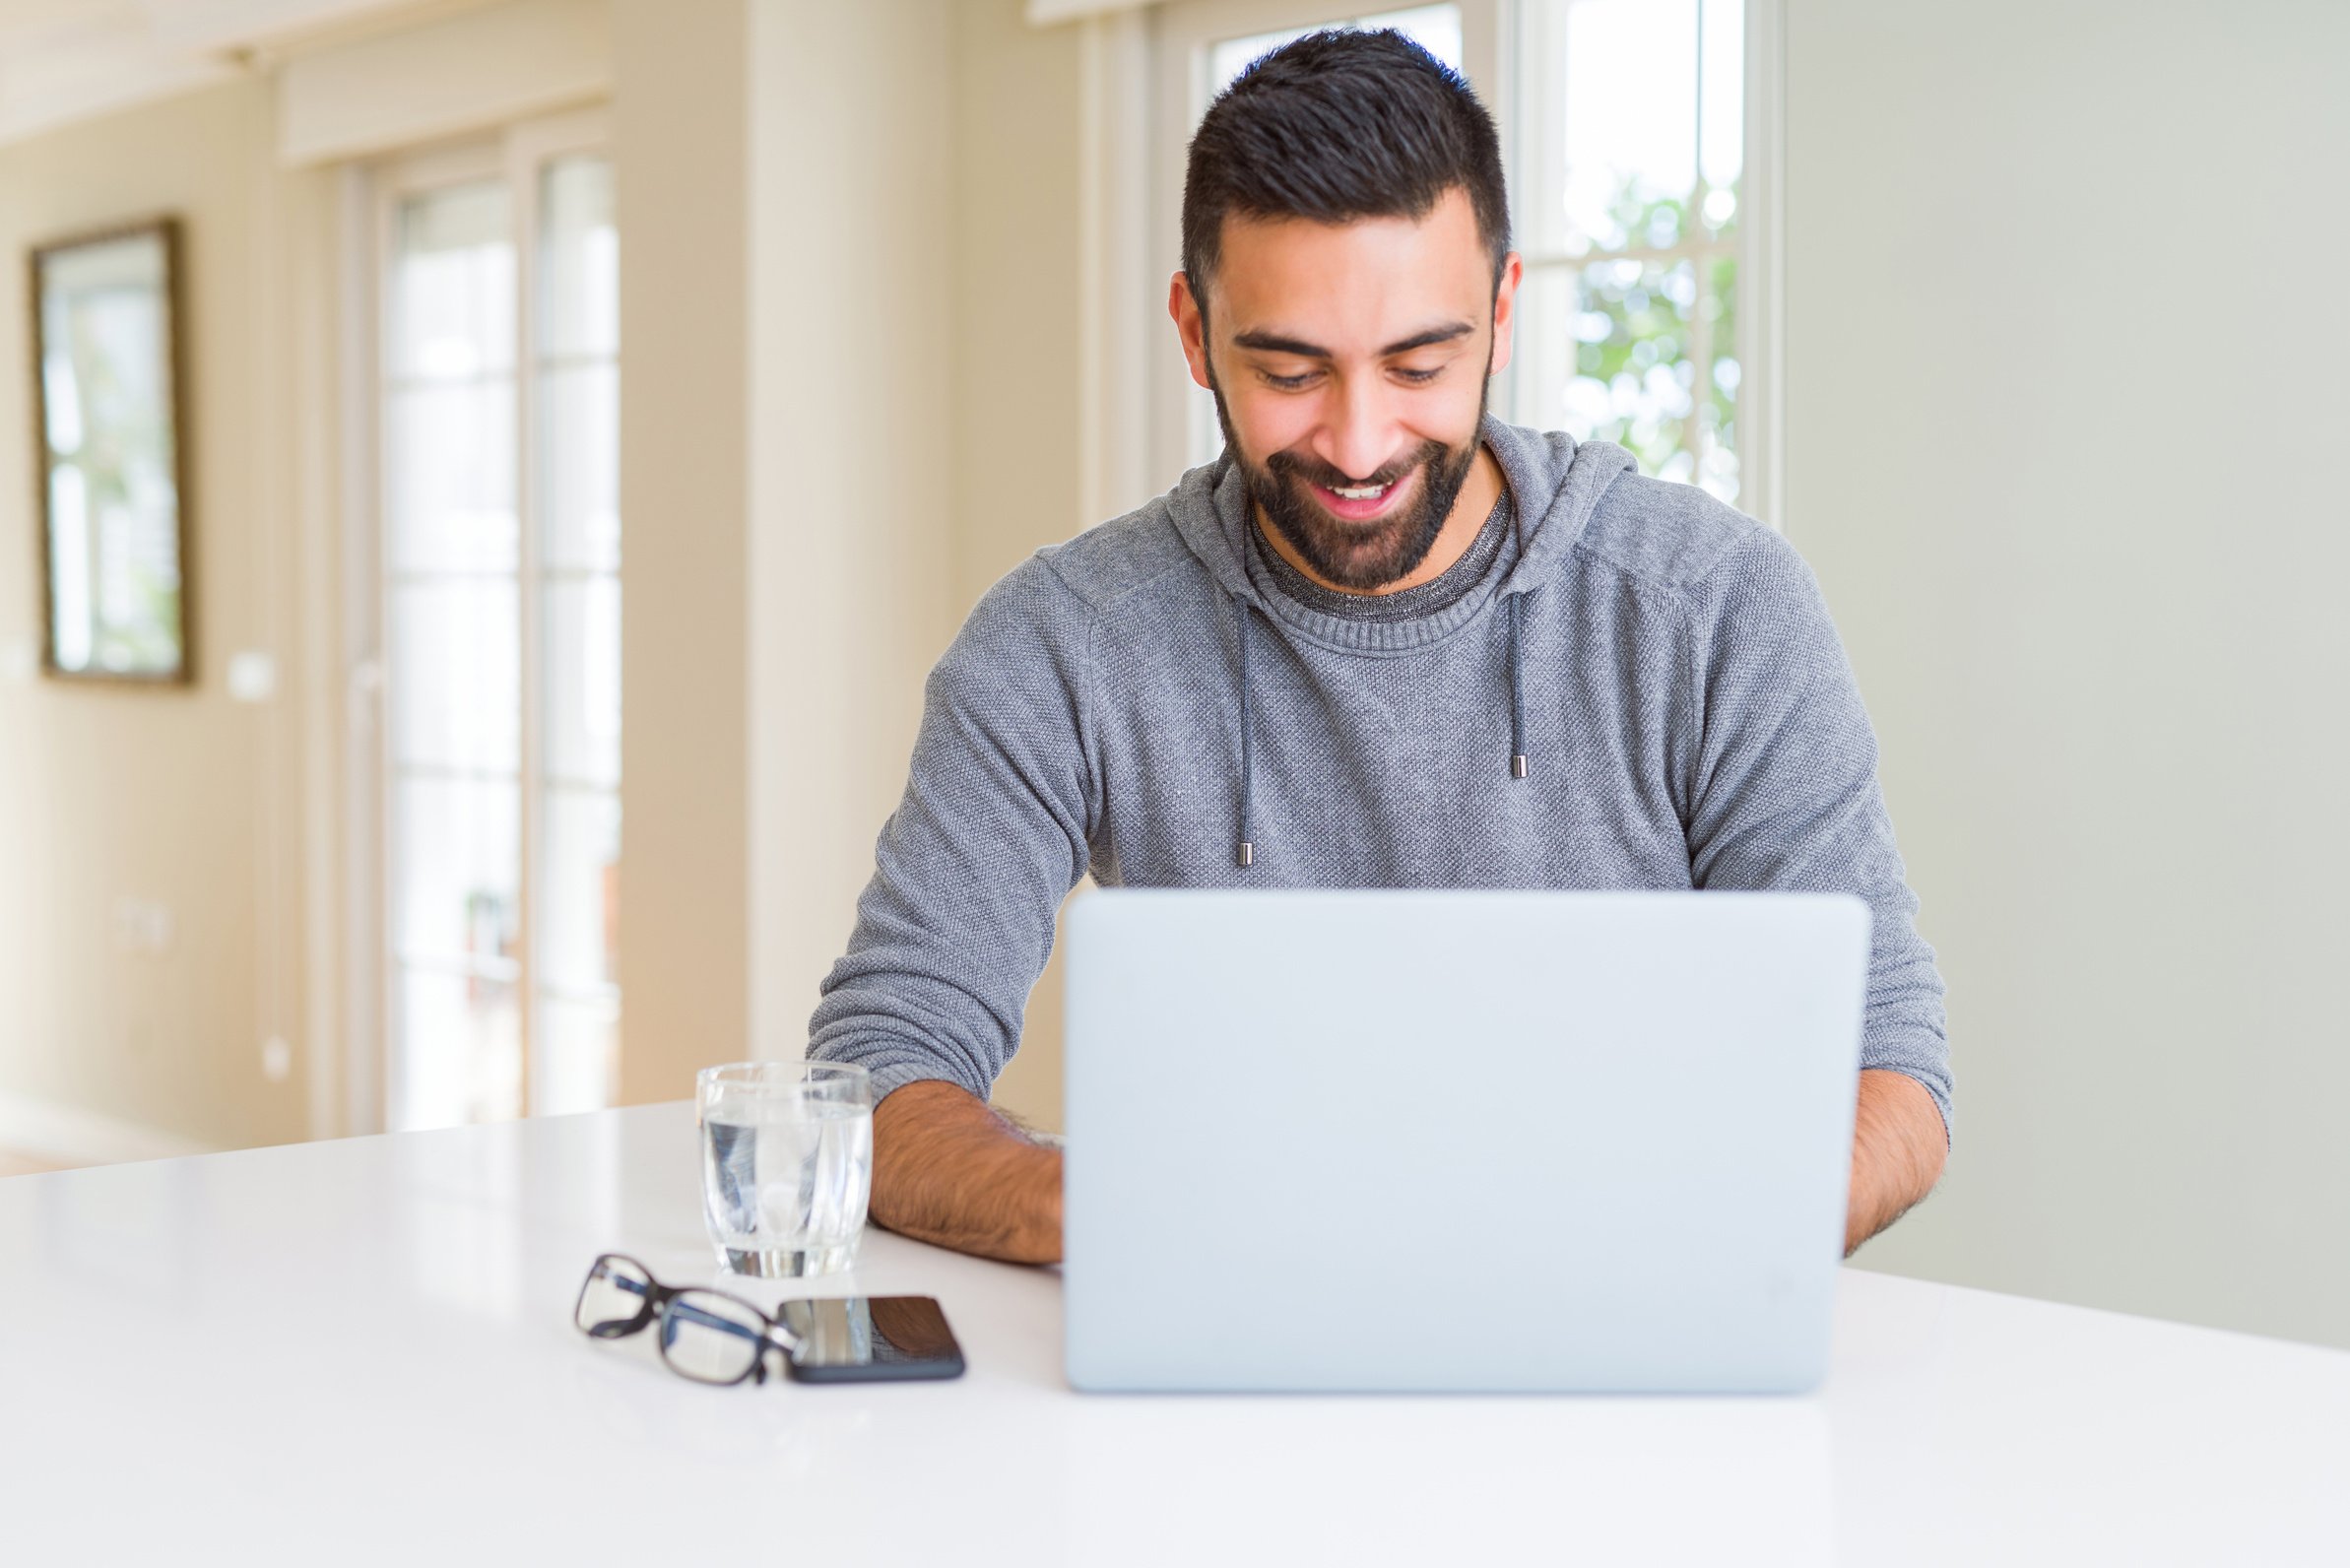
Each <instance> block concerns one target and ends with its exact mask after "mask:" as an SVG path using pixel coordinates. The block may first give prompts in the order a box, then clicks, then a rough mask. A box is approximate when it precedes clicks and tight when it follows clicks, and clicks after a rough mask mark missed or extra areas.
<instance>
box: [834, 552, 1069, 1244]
mask: <svg viewBox="0 0 2350 1568" xmlns="http://www.w3.org/2000/svg"><path fill="white" fill-rule="evenodd" d="M1090 626H1091V619H1090V612H1088V611H1087V610H1086V609H1085V608H1084V607H1083V606H1082V605H1080V604H1078V603H1077V600H1076V599H1075V597H1074V596H1072V595H1071V594H1069V592H1068V590H1067V589H1066V588H1064V587H1063V586H1062V585H1061V584H1060V581H1059V579H1058V578H1057V577H1055V576H1053V574H1052V573H1051V571H1050V570H1049V568H1048V567H1047V566H1046V564H1045V563H1044V562H1043V561H1041V560H1038V559H1033V558H1032V559H1031V560H1030V561H1029V562H1028V563H1027V564H1025V565H1023V566H1021V567H1018V568H1015V569H1014V570H1013V571H1012V573H1011V574H1010V575H1009V576H1007V577H1006V578H1005V579H1004V580H1003V581H1002V582H1000V583H998V584H997V585H996V586H995V587H994V588H992V589H991V590H989V592H988V593H987V595H986V597H984V598H983V599H982V600H981V601H980V603H979V606H978V608H976V609H975V610H973V612H972V613H971V617H970V620H969V621H966V622H965V624H964V626H963V629H962V631H961V632H960V633H959V634H958V635H957V636H956V638H955V640H954V643H953V646H951V647H950V648H948V649H947V654H946V656H945V657H944V658H942V659H941V660H940V661H939V664H938V667H937V668H936V669H935V670H933V671H932V672H931V677H930V681H929V685H928V687H927V690H926V695H925V700H924V704H923V716H922V728H921V731H920V734H919V735H918V737H917V738H916V741H915V744H914V755H913V760H912V763H911V765H910V766H909V768H908V770H907V778H906V788H905V794H904V796H903V798H902V799H901V800H900V802H899V804H898V807H897V810H896V811H895V812H893V813H892V814H891V815H890V817H889V820H888V822H887V823H886V824H885V825H884V826H883V827H882V829H881V840H880V842H879V844H878V845H877V846H876V849H875V856H874V875H873V879H872V881H871V882H868V883H867V885H866V888H865V891H864V894H863V895H862V896H861V897H860V898H859V899H858V903H857V921H856V927H855V929H854V931H852V933H851V934H850V937H849V943H848V949H847V951H846V952H845V953H844V954H843V955H842V957H841V958H840V960H839V961H838V962H837V963H835V964H834V965H833V966H832V970H831V973H830V974H829V975H827V976H826V977H825V979H824V982H823V985H822V988H821V990H822V996H821V1000H820V1001H819V1002H818V1004H817V1007H816V1014H815V1016H814V1017H813V1018H812V1019H811V1020H810V1025H809V1046H808V1054H809V1056H810V1057H811V1058H812V1059H814V1060H817V1061H827V1062H852V1063H856V1064H858V1065H860V1066H862V1067H864V1068H865V1069H866V1070H867V1071H869V1072H870V1073H871V1074H872V1075H873V1089H874V1096H875V1100H876V1107H875V1111H874V1174H873V1199H872V1209H871V1212H872V1215H873V1218H874V1219H875V1221H876V1222H877V1223H879V1224H881V1225H885V1226H887V1227H888V1228H890V1229H892V1230H897V1231H902V1232H903V1233H905V1234H907V1235H910V1236H915V1237H919V1238H920V1239H922V1240H924V1241H931V1242H936V1243H939V1244H941V1245H943V1246H948V1247H954V1248H958V1249H961V1250H963V1251H966V1252H975V1253H980V1254H983V1255H985V1256H988V1257H995V1258H1009V1259H1017V1260H1021V1261H1029V1262H1041V1261H1045V1260H1048V1259H1051V1258H1056V1257H1058V1256H1059V1255H1060V1247H1061V1241H1060V1235H1061V1209H1060V1171H1061V1157H1060V1155H1059V1154H1058V1153H1057V1152H1055V1151H1053V1150H1051V1149H1046V1148H1042V1147H1039V1146H1038V1145H1036V1144H1035V1143H1031V1142H1030V1141H1028V1140H1027V1139H1026V1138H1024V1137H1022V1136H1021V1135H1020V1134H1019V1133H1018V1132H1017V1131H1015V1130H1014V1129H1013V1128H1012V1127H1011V1125H1010V1124H1009V1123H1007V1122H1005V1121H1004V1120H1003V1119H1002V1118H1000V1117H998V1116H997V1115H996V1114H995V1113H994V1112H992V1111H990V1110H989V1109H988V1107H987V1104H986V1100H987V1097H988V1093H989V1090H990V1089H991V1088H992V1087H993V1086H994V1084H995V1081H996V1078H997V1077H998V1075H1000V1074H1001V1073H1002V1072H1003V1071H1004V1065H1005V1063H1006V1062H1008V1061H1010V1060H1011V1058H1012V1053H1013V1052H1014V1051H1015V1050H1017V1049H1018V1047H1019V1041H1020V1033H1021V1029H1022V1026H1023V1023H1024V1020H1025V1014H1026V1009H1027V1003H1028V993H1029V991H1030V989H1031V988H1033V987H1034V985H1035V984H1036V978H1037V975H1038V974H1039V973H1040V972H1041V971H1042V970H1043V968H1044V965H1045V958H1046V955H1047V954H1048V953H1049V952H1050V951H1051V950H1052V946H1053V917H1054V913H1055V911H1056V910H1058V909H1059V907H1060V905H1061V900H1062V899H1063V897H1064V896H1065V895H1066V894H1067V893H1068V891H1069V889H1070V887H1071V886H1072V885H1073V884H1074V883H1075V882H1077V879H1078V878H1080V877H1082V876H1083V875H1084V874H1085V870H1086V867H1087V865H1088V863H1089V856H1090V850H1089V845H1090V841H1091V837H1092V833H1093V830H1094V824H1095V823H1096V822H1098V821H1099V819H1100V805H1099V788H1098V784H1097V782H1096V777H1095V770H1094V768H1093V767H1092V765H1091V762H1090V760H1089V755H1088V749H1087V746H1086V742H1085V733H1086V732H1085V720H1084V713H1085V702H1084V699H1085V695H1086V689H1087V683H1088V677H1089V669H1088V665H1087V655H1088V652H1089V649H1090V642H1089V631H1090Z"/></svg>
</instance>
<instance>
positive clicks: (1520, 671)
mask: <svg viewBox="0 0 2350 1568" xmlns="http://www.w3.org/2000/svg"><path fill="white" fill-rule="evenodd" d="M1525 599H1526V596H1525V595H1524V594H1511V595H1510V596H1509V600H1510V777H1512V778H1525V777H1526V776H1527V774H1528V773H1529V772H1530V771H1531V768H1530V766H1529V764H1528V762H1527V760H1526V673H1525V659H1524V657H1523V648H1524V645H1525V641H1526V620H1525V615H1524V608H1525ZM1232 611H1233V626H1234V629H1235V630H1236V631H1237V632H1238V634H1239V640H1240V837H1239V841H1238V843H1237V845H1236V847H1235V848H1234V850H1233V854H1232V861H1233V864H1234V865H1236V866H1238V867H1239V868H1240V869H1241V870H1242V871H1246V870H1248V869H1249V867H1251V866H1253V865H1255V864H1256V861H1257V846H1256V843H1255V842H1254V841H1253V839H1252V838H1251V836H1250V825H1251V824H1250V820H1249V818H1250V814H1251V812H1252V810H1253V809H1254V807H1255V804H1256V784H1257V779H1256V768H1255V758H1254V757H1253V755H1252V754H1251V749H1250V746H1249V621H1250V619H1251V618H1252V616H1253V615H1254V611H1253V610H1252V608H1251V606H1250V604H1249V602H1248V601H1247V600H1246V599H1243V598H1241V597H1240V596H1239V595H1238V594H1234V595H1233V596H1232Z"/></svg>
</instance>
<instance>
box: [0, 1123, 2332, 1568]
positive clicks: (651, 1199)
mask: <svg viewBox="0 0 2350 1568" xmlns="http://www.w3.org/2000/svg"><path fill="white" fill-rule="evenodd" d="M607 1249H617V1250H625V1251H627V1252H630V1253H632V1254H634V1255H635V1256H637V1257H639V1258H641V1259H643V1260H644V1261H645V1262H646V1263H647V1264H649V1265H650V1266H651V1267H652V1268H653V1269H654V1271H655V1272H656V1273H657V1274H660V1275H661V1276H662V1277H663V1278H665V1279H668V1280H670V1281H671V1282H673V1283H684V1282H710V1281H712V1280H713V1279H714V1277H715V1273H714V1264H713V1261H712V1258H711V1254H710V1251H709V1248H708V1245H707V1243H706V1242H705V1240H704V1239H703V1235H702V1229H701V1215H700V1208H699V1195H698V1191H697V1188H696V1186H695V1173H694V1146H693V1128H692V1113H691V1108H690V1107H689V1106H686V1105H683V1104H677V1105H660V1106H649V1107H644V1108H641V1109H636V1110H628V1111H611V1112H604V1113H600V1114H597V1115H592V1116H574V1117H563V1118H555V1119H550V1120H543V1121H537V1122H527V1123H512V1124H506V1125H502V1126H494V1127H480V1128H462V1129H454V1130H451V1131H447V1132H436V1133H410V1134H402V1135H397V1136H394V1137H389V1138H370V1139H353V1140H349V1141H346V1142H342V1143H314V1144H305V1145H294V1146H290V1147H284V1148H268V1149H252V1150H247V1151H243V1152H239V1153H229V1154H214V1155H207V1156H204V1157H202V1158H196V1159H178V1160H161V1161H156V1162H153V1163H148V1164H140V1165H122V1166H112V1167H107V1168H101V1169H96V1170H87V1171H70V1172H63V1173H59V1174H55V1175H45V1176H21V1177H15V1178H11V1179H9V1180H5V1181H0V1259H4V1260H5V1264H4V1265H0V1543H4V1544H5V1550H0V1557H5V1558H6V1559H7V1560H8V1561H11V1562H19V1561H21V1562H27V1563H30V1562H34V1561H60V1562H66V1561H70V1562H98V1561H111V1560H117V1559H118V1558H119V1559H122V1560H129V1559H134V1558H144V1559H146V1560H154V1561H169V1562H174V1563H182V1562H194V1561H210V1560H231V1559H233V1560H235V1561H239V1562H279V1561H284V1562H293V1561H316V1562H338V1563H341V1562H360V1561H393V1560H403V1561H410V1562H414V1561H434V1560H452V1559H453V1560H458V1561H473V1560H490V1559H491V1558H502V1559H503V1560H506V1561H510V1562H516V1563H527V1564H539V1563H550V1564H561V1563H567V1562H576V1563H581V1564H587V1563H608V1562H610V1563H619V1562H625V1561H628V1560H630V1559H629V1555H628V1554H630V1553H637V1552H641V1553H646V1554H648V1556H647V1557H646V1558H645V1559H644V1560H646V1561H650V1560H652V1558H651V1556H650V1555H649V1554H656V1553H657V1554H659V1560H660V1561H661V1562H663V1563H665V1564H691V1563H694V1562H696V1561H698V1560H705V1559H706V1560H710V1561H714V1562H726V1563H733V1562H742V1561H757V1562H761V1563H772V1564H782V1565H801V1564H817V1563H824V1564H830V1563H866V1562H924V1561H928V1562H939V1563H956V1564H961V1563H985V1562H1016V1563H1022V1564H1039V1563H1070V1564H1088V1565H1091V1564H1119V1565H1123V1564H1137V1563H1183V1564H1193V1563H1202V1564H1206V1563H1218V1564H1220V1563H1235V1562H1281V1563H1305V1562H1348V1563H1379V1562H1396V1563H1410V1564H1412V1565H1414V1568H1428V1565H1431V1564H1451V1563H1471V1562H1476V1563H1482V1562H1505V1561H1506V1562H1513V1563H1514V1562H1526V1561H1550V1560H1582V1561H1592V1562H1625V1561H1642V1562H1692V1563H1706V1564H1709V1565H1711V1564H1722V1563H1731V1562H1736V1563H1741V1564H1746V1563H1778V1562H1785V1563H1827V1562H1842V1563H1848V1564H1874V1563H1889V1564H1904V1565H1907V1564H1926V1563H1965V1564H1983V1563H1991V1562H1998V1563H2001V1564H2013V1563H2020V1562H2048V1563H2089V1562H2128V1563H2133V1564H2147V1563H2198V1564H2200V1563H2260V1564H2270V1565H2273V1564H2286V1563H2320V1562H2321V1563H2328V1564H2336V1565H2339V1564H2342V1563H2345V1562H2350V1353H2344V1352H2341V1351H2334V1350H2325V1349H2317V1348H2313V1347H2310V1346H2305V1345H2296V1344H2288V1343H2284V1342H2281V1341H2276V1340H2268V1339H2253V1338H2250V1337H2247V1336H2242V1335H2233V1334H2224V1333H2219V1332H2216V1331H2212V1330H2205V1329H2191V1328H2184V1327H2180V1326H2177V1325H2172V1324H2163V1323H2156V1322H2151V1321H2148V1320H2144V1319H2137V1318H2129V1317H2122V1316H2118V1315H2115V1314H2111V1313H2102V1312H2091V1311H2086V1310H2082V1309H2079V1308H2072V1307H2059V1306H2053V1305H2049V1304H2047V1303H2042V1302H2034V1301H2026V1300H2021V1299H2018V1298H2015V1297H2010V1296H2000V1295H1993V1294H1991V1293H1988V1292H1984V1291H1976V1290H1964V1289H1958V1288H1955V1287H1951V1286H1945V1285H1934V1284H1926V1283H1921V1282H1919V1281H1915V1280H1909V1279H1901V1278H1895V1277H1892V1276H1889V1275H1882V1274H1869V1273H1866V1272H1864V1271H1860V1270H1854V1269H1848V1270H1846V1271H1845V1273H1844V1275H1843V1284H1842V1290H1841V1295H1840V1297H1839V1301H1838V1309H1837V1311H1838V1317H1837V1327H1836V1354H1835V1363H1834V1370H1833V1372H1832V1373H1831V1376H1830V1379H1829V1382H1828V1385H1827V1388H1826V1389H1825V1391H1824V1392H1823V1393H1822V1394H1821V1395H1820V1396H1819V1397H1818V1398H1815V1399H1802V1400H1787V1399H1744V1400H1698V1399H1655V1400H1649V1399H1620V1398H1616V1399H1574V1398H1557V1397H1502V1398H1480V1399H1450V1398H1427V1397H1414V1398H1398V1399H1371V1398H1296V1397H1280V1398H1209V1397H1175V1398H1166V1397H1159V1398H1148V1397H1144V1398H1118V1399H1112V1398H1100V1397H1093V1396H1080V1395H1077V1394H1073V1393H1071V1392H1070V1391H1069V1389H1068V1386H1067V1385H1066V1384H1065V1383H1064V1381H1063V1380H1062V1376H1061V1368H1060V1340H1061V1287H1060V1279H1059V1276H1058V1274H1056V1273H1055V1272H1054V1271H1051V1270H1037V1269H1020V1268H1012V1267H1008V1266H1004V1265H998V1264H990V1263H982V1262H979V1261H976V1260H973V1259H968V1258H962V1257H958V1256H955V1255H954V1254H951V1253H947V1252H942V1251H938V1250H936V1249H933V1248H929V1247H925V1246H922V1245H919V1244H917V1243H913V1242H908V1241H905V1240H903V1239H902V1238H899V1237H896V1236H891V1235H887V1234H884V1233H878V1232H877V1233H874V1234H872V1235H869V1237H868V1238H867V1243H866V1251H865V1257H864V1262H863V1264H862V1266H861V1267H860V1269H859V1270H858V1272H857V1274H856V1275H855V1276H854V1279H853V1282H851V1281H848V1280H841V1281H833V1282H830V1284H829V1286H828V1288H829V1289H832V1290H849V1289H855V1290H860V1291H865V1292H870V1293H877V1294H878V1293H918V1294H926V1295H935V1296H937V1297H938V1298H939V1299H940V1300H941V1301H942V1302H943V1303H944V1304H945V1306H946V1309H947V1316H948V1318H949V1319H950V1320H951V1322H952V1324H953V1326H954V1329H955V1332H956V1334H957V1335H958V1337H959V1338H960V1339H961V1340H962V1343H963V1348H964V1351H965V1353H966V1355H967V1356H968V1358H969V1360H970V1366H971V1369H970V1372H969V1373H968V1375H966V1376H965V1377H963V1378H962V1379H960V1380H958V1381H955V1382H950V1383H929V1384H894V1385H872V1384H864V1385H849V1386H828V1387H814V1386H802V1385H796V1384H791V1383H785V1382H780V1381H778V1382H771V1383H769V1384H768V1385H767V1386H766V1387H764V1388H756V1387H751V1386H748V1385H746V1386H744V1387H741V1388H733V1389H709V1388H703V1387H699V1386H696V1385H694V1384H690V1383H687V1382H685V1380H683V1379H681V1378H678V1377H676V1376H674V1375H672V1374H671V1373H669V1372H667V1371H666V1370H664V1369H663V1368H662V1367H661V1366H660V1364H659V1362H658V1361H657V1360H656V1359H655V1356H654V1353H653V1347H652V1345H651V1344H650V1343H649V1342H647V1341H646V1340H645V1339H641V1338H640V1339H633V1340H629V1341H624V1342H622V1343H620V1344H597V1343H591V1342H590V1341H588V1340H587V1339H584V1338H583V1337H582V1336H581V1335H580V1334H579V1333H578V1331H577V1330H575V1329H573V1328H572V1327H571V1324H570V1320H569V1310H570V1305H571V1300H572V1297H573V1294H574V1292H575V1290H576V1288H577V1285H578V1282H579V1278H580V1275H581V1274H582V1273H583V1272H584V1271H585V1269H586V1267H587V1264H588V1262H589V1260H590V1259H591V1258H593V1257H594V1256H595V1255H596V1254H597V1253H598V1252H601V1251H604V1250H607ZM1430 1282H1431V1281H1429V1280H1426V1279H1421V1278H1399V1279H1398V1280H1397V1289H1398V1292H1399V1295H1400V1296H1402V1295H1406V1294H1408V1293H1409V1292H1411V1291H1412V1290H1413V1289H1415V1288H1417V1287H1423V1286H1425V1285H1427V1284H1429V1283H1430ZM725 1283H727V1284H728V1286H729V1287H730V1288H735V1289H738V1290H741V1291H742V1292H743V1293H745V1294H747V1295H750V1296H751V1297H752V1298H753V1299H756V1300H759V1301H760V1302H761V1303H762V1304H770V1305H771V1304H772V1302H773V1301H774V1300H775V1299H777V1298H779V1297H780V1296H781V1295H783V1294H784V1293H785V1291H784V1290H783V1289H782V1288H781V1287H778V1286H770V1285H765V1284H761V1283H758V1282H755V1281H749V1282H747V1281H725ZM1219 1283H1220V1281H1218V1280H1216V1279H1214V1278H1213V1277H1211V1276H1204V1277H1203V1278H1202V1279H1201V1281H1200V1288H1201V1290H1202V1293H1203V1296H1204V1297H1208V1296H1210V1295H1212V1293H1213V1292H1214V1291H1215V1290H1216V1288H1217V1287H1218V1285H1219Z"/></svg>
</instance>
